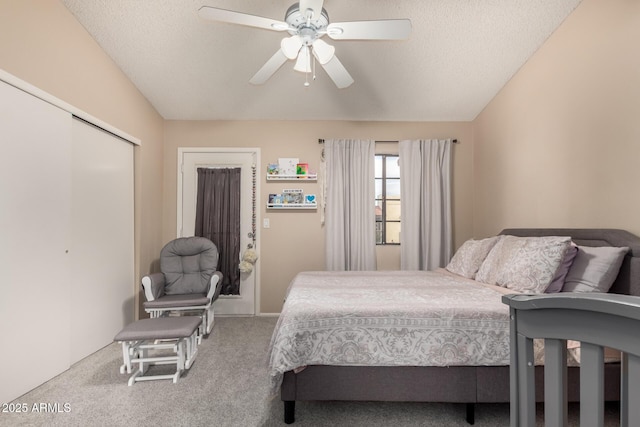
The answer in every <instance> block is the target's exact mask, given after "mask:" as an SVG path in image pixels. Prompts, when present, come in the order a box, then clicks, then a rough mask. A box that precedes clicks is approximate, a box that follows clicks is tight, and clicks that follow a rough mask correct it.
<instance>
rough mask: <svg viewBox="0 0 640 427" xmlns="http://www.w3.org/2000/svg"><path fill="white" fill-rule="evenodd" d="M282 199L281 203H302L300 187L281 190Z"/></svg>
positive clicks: (302, 197)
mask: <svg viewBox="0 0 640 427" xmlns="http://www.w3.org/2000/svg"><path fill="white" fill-rule="evenodd" d="M282 199H283V200H282V203H285V204H290V203H291V204H302V203H304V194H303V192H302V190H300V189H297V188H295V189H294V188H289V189H286V190H282Z"/></svg>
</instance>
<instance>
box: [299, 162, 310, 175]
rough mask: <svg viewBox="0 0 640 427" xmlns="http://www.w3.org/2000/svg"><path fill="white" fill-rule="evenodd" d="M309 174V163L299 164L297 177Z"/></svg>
mask: <svg viewBox="0 0 640 427" xmlns="http://www.w3.org/2000/svg"><path fill="white" fill-rule="evenodd" d="M308 173H309V163H298V164H297V165H296V175H306V174H308Z"/></svg>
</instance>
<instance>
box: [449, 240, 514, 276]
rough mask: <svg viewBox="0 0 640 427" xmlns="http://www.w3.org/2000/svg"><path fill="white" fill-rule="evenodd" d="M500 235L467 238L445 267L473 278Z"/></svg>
mask: <svg viewBox="0 0 640 427" xmlns="http://www.w3.org/2000/svg"><path fill="white" fill-rule="evenodd" d="M501 237H502V236H495V237H489V238H487V239H482V240H473V239H469V240H467V241H466V242H464V243H463V244H462V246H460V249H458V250H457V251H456V253H455V254H454V255H453V258H451V261H450V262H449V264H448V265H447V266H446V267H445V268H446V269H447V270H449V271H450V272H452V273H455V274H458V275H460V276H463V277H466V278H467V279H473V278H475V277H476V273H477V272H478V269H479V268H480V266H481V265H482V261H484V259H485V258H486V257H487V255H488V254H489V251H490V250H491V249H492V248H493V246H494V245H495V244H496V243H497V242H498V240H500V238H501Z"/></svg>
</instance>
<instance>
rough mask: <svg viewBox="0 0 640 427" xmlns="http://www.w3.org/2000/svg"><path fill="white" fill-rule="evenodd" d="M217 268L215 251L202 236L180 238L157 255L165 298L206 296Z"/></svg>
mask: <svg viewBox="0 0 640 427" xmlns="http://www.w3.org/2000/svg"><path fill="white" fill-rule="evenodd" d="M217 266H218V248H216V245H214V244H213V242H212V241H211V240H209V239H206V238H204V237H180V238H178V239H175V240H172V241H171V242H169V243H167V244H166V245H165V247H164V248H162V251H161V252H160V270H161V271H162V272H163V273H164V276H165V280H166V283H165V288H164V292H165V294H166V295H179V294H193V293H205V294H206V293H207V291H208V290H209V283H210V280H211V275H212V274H213V273H214V271H216V268H217Z"/></svg>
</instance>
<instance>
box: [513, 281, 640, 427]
mask: <svg viewBox="0 0 640 427" xmlns="http://www.w3.org/2000/svg"><path fill="white" fill-rule="evenodd" d="M502 301H503V302H504V303H505V304H507V305H509V306H510V311H511V367H510V370H511V372H510V376H511V385H510V389H511V425H512V426H522V427H525V426H535V425H536V405H535V402H536V397H535V389H536V385H535V367H534V363H533V339H534V338H543V339H544V340H545V344H544V345H545V367H544V402H545V407H544V409H545V426H548V427H553V426H565V425H567V400H568V399H567V340H568V339H572V340H576V341H580V342H581V347H580V359H581V360H580V425H582V426H603V425H604V400H605V396H604V390H605V386H604V378H605V374H604V372H605V371H604V366H605V364H604V347H610V348H614V349H617V350H620V351H622V361H621V377H620V384H621V385H620V421H621V422H620V425H622V426H640V340H639V339H638V338H640V297H636V296H628V295H613V294H575V293H568V294H549V295H506V296H504V297H503V298H502Z"/></svg>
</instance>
